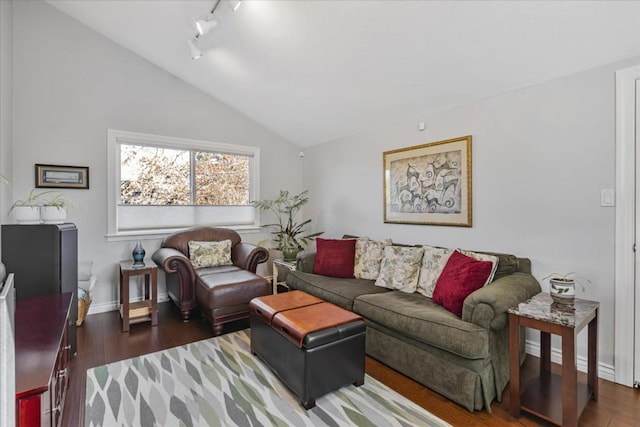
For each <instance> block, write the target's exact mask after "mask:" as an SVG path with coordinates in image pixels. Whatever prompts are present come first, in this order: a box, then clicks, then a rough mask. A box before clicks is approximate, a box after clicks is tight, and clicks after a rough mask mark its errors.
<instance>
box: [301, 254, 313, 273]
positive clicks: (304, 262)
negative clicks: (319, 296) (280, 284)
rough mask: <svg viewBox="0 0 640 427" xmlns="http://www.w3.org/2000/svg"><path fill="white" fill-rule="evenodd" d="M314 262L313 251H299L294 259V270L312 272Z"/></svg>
mask: <svg viewBox="0 0 640 427" xmlns="http://www.w3.org/2000/svg"><path fill="white" fill-rule="evenodd" d="M315 263H316V253H315V252H300V253H299V254H298V257H297V259H296V270H298V271H302V272H303V273H313V266H314V265H315Z"/></svg>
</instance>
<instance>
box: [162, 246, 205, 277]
mask: <svg viewBox="0 0 640 427" xmlns="http://www.w3.org/2000/svg"><path fill="white" fill-rule="evenodd" d="M151 259H152V260H153V262H155V263H156V264H158V265H159V266H160V268H161V269H162V270H163V271H164V272H165V273H178V276H179V277H180V281H181V282H183V283H184V282H188V283H194V282H195V280H196V272H195V270H194V268H193V265H192V264H191V261H189V258H187V257H186V256H185V254H183V253H182V252H180V251H179V250H177V249H173V248H160V249H158V250H157V251H155V252H154V253H153V255H152V256H151Z"/></svg>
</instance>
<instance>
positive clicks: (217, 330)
mask: <svg viewBox="0 0 640 427" xmlns="http://www.w3.org/2000/svg"><path fill="white" fill-rule="evenodd" d="M221 334H222V323H214V324H213V335H215V336H216V337H217V336H218V335H221Z"/></svg>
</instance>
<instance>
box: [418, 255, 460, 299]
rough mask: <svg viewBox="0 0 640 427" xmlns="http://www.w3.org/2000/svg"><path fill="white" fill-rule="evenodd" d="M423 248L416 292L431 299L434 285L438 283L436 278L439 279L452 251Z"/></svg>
mask: <svg viewBox="0 0 640 427" xmlns="http://www.w3.org/2000/svg"><path fill="white" fill-rule="evenodd" d="M423 248H424V256H423V257H422V266H421V267H420V278H419V279H418V289H417V292H418V293H420V294H422V295H424V296H426V297H429V298H432V297H433V290H434V289H435V288H436V283H438V277H440V274H442V270H444V267H445V265H447V261H449V256H451V253H452V252H453V249H447V248H435V247H433V246H423Z"/></svg>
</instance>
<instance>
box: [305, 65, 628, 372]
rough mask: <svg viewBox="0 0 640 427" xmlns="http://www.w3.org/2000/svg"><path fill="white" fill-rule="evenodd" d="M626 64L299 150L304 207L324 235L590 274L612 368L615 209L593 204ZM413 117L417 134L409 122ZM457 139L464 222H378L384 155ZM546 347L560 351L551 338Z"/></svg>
mask: <svg viewBox="0 0 640 427" xmlns="http://www.w3.org/2000/svg"><path fill="white" fill-rule="evenodd" d="M635 62H636V63H637V60H636V61H635ZM632 63H634V62H633V61H628V62H624V63H618V64H612V65H609V66H605V67H601V68H597V69H594V70H589V71H585V72H582V73H579V74H575V75H571V76H567V77H565V78H561V79H557V80H554V81H550V82H547V83H544V84H540V85H536V86H533V87H529V88H525V89H522V90H518V91H514V92H511V93H507V94H503V95H500V96H496V97H494V98H491V99H487V100H484V101H482V102H477V103H473V104H470V105H464V106H460V107H458V108H454V109H451V110H447V111H441V112H437V113H431V114H425V115H422V116H417V117H409V118H407V120H406V121H404V122H402V123H395V124H388V125H386V126H383V127H381V128H380V129H375V130H371V131H370V132H367V133H363V134H360V135H355V136H352V137H348V138H345V139H341V140H338V141H335V142H332V143H326V144H323V145H321V146H317V147H315V148H313V149H308V150H307V152H306V157H305V171H304V177H305V178H304V183H305V187H307V188H309V189H310V191H311V204H310V206H309V209H308V210H307V213H308V215H310V216H312V217H313V218H314V219H315V220H316V221H317V222H316V228H317V229H318V230H325V231H326V235H327V236H340V235H342V234H344V233H348V234H355V235H361V236H364V235H366V236H370V237H373V238H388V237H390V238H392V239H393V240H394V241H396V242H402V243H410V244H414V243H425V244H433V245H440V246H446V247H462V248H468V249H478V250H487V251H497V252H507V253H513V254H516V255H518V256H521V257H528V258H530V259H531V261H532V265H533V273H534V275H535V276H536V277H537V278H539V279H542V278H544V277H545V276H546V275H548V274H550V273H553V272H565V273H568V272H572V271H573V272H578V273H579V274H580V275H581V276H585V277H587V278H589V279H590V280H591V282H592V285H591V286H589V287H588V289H586V292H585V293H580V294H579V296H580V297H583V298H587V299H594V300H598V301H600V302H601V317H600V331H601V333H600V341H599V343H600V362H601V367H602V365H605V366H606V365H608V366H609V367H611V366H612V365H613V354H612V352H613V320H614V319H613V316H614V312H613V310H614V307H613V298H614V294H613V272H614V264H613V261H614V260H613V254H614V251H613V247H614V209H613V208H610V207H609V208H606V207H600V190H601V189H611V188H614V182H615V177H614V166H615V162H614V137H615V134H614V130H615V128H614V125H615V121H614V105H615V104H614V72H615V70H617V69H620V68H623V67H625V66H628V65H630V64H632ZM422 121H424V122H426V130H425V131H424V132H420V131H418V130H417V125H418V123H419V122H422ZM463 135H472V137H473V148H472V152H473V172H472V178H473V227H472V228H458V227H438V226H426V225H399V224H384V223H383V199H382V188H383V175H382V153H383V152H384V151H387V150H391V149H397V148H402V147H408V146H412V145H418V144H424V143H429V142H434V141H439V140H443V139H449V138H453V137H458V136H463ZM543 289H544V290H548V284H547V283H544V284H543ZM531 338H533V336H532V337H531ZM535 340H536V341H537V336H536V337H535ZM553 345H554V348H558V349H559V348H560V345H559V342H557V341H554V342H553ZM579 355H581V356H585V355H586V333H583V334H581V335H580V341H579Z"/></svg>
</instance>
